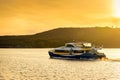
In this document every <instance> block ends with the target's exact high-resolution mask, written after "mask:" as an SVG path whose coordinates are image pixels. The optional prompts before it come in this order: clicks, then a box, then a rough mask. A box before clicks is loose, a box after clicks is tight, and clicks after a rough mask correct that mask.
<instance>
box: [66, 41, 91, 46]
mask: <svg viewBox="0 0 120 80" xmlns="http://www.w3.org/2000/svg"><path fill="white" fill-rule="evenodd" d="M67 45H73V46H87V47H91V46H92V44H91V43H89V42H77V43H76V42H73V43H66V44H65V46H67Z"/></svg>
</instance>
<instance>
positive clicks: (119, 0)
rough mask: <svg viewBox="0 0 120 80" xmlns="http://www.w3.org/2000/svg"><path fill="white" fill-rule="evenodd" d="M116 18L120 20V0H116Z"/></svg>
mask: <svg viewBox="0 0 120 80" xmlns="http://www.w3.org/2000/svg"><path fill="white" fill-rule="evenodd" d="M114 6H115V8H114V9H115V16H116V17H119V18H120V0H114Z"/></svg>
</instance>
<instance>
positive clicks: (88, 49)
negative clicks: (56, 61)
mask: <svg viewBox="0 0 120 80" xmlns="http://www.w3.org/2000/svg"><path fill="white" fill-rule="evenodd" d="M99 49H101V47H99V48H97V47H95V46H93V45H92V44H91V43H86V42H73V43H66V44H65V46H61V47H58V48H55V49H53V50H50V51H48V54H49V56H50V58H67V59H98V58H100V59H101V58H105V57H106V55H105V54H104V53H100V52H98V50H99Z"/></svg>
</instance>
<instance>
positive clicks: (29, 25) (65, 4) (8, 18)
mask: <svg viewBox="0 0 120 80" xmlns="http://www.w3.org/2000/svg"><path fill="white" fill-rule="evenodd" d="M119 5H120V0H0V35H22V34H34V33H38V32H42V31H46V30H49V29H53V28H58V27H94V26H113V25H118V23H119V18H120V6H119Z"/></svg>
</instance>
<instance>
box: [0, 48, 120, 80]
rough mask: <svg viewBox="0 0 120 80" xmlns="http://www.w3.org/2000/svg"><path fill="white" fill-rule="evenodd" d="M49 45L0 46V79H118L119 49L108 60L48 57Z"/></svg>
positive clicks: (108, 54)
mask: <svg viewBox="0 0 120 80" xmlns="http://www.w3.org/2000/svg"><path fill="white" fill-rule="evenodd" d="M48 50H50V49H44V48H43V49H41V48H40V49H39V48H38V49H0V80H120V49H119V48H118V49H117V48H110V49H108V48H105V49H103V50H101V51H100V52H103V53H105V54H106V56H107V57H108V60H65V59H50V58H49V55H48Z"/></svg>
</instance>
